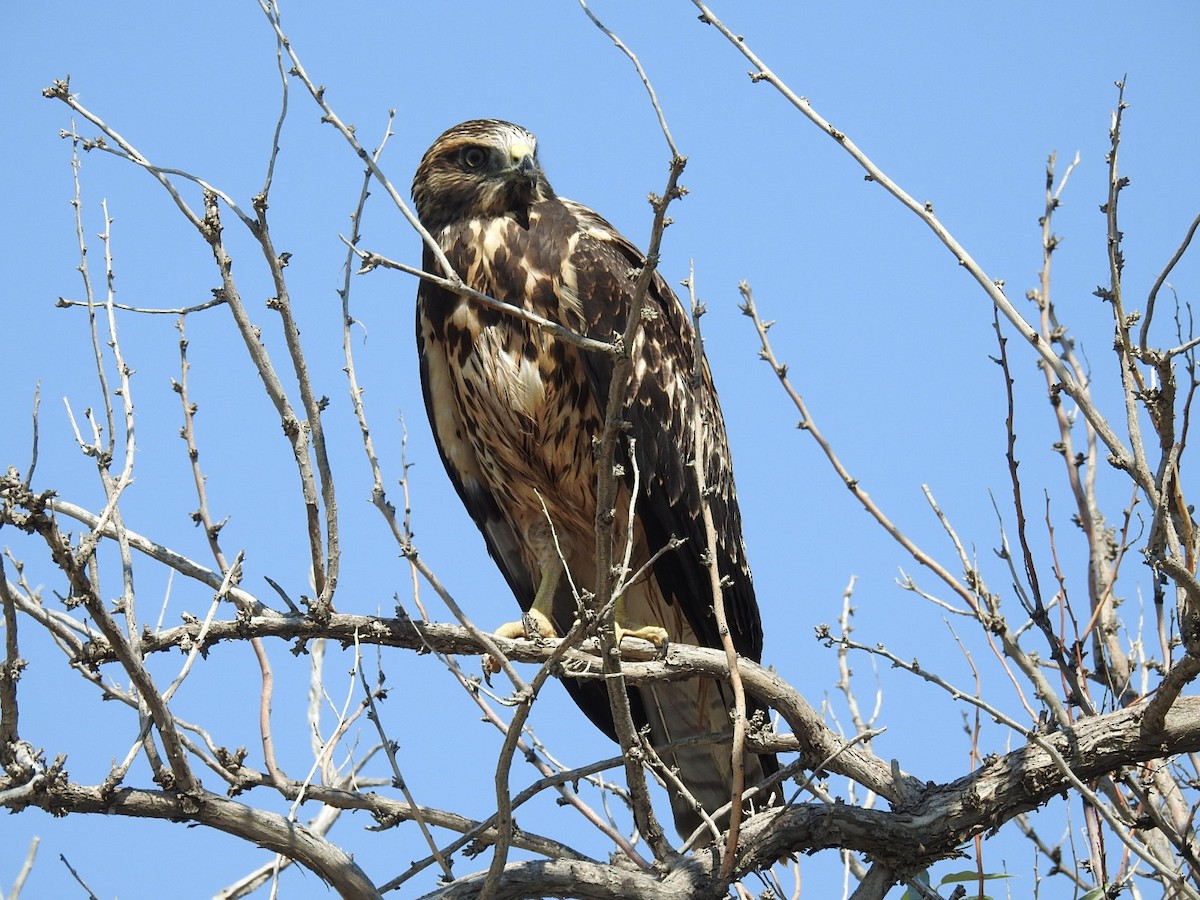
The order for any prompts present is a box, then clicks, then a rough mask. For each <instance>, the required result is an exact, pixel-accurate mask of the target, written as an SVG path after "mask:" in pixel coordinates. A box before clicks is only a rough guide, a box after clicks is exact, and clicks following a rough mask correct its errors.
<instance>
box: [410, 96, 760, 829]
mask: <svg viewBox="0 0 1200 900" xmlns="http://www.w3.org/2000/svg"><path fill="white" fill-rule="evenodd" d="M536 148H537V141H536V139H535V138H534V136H533V135H532V134H531V133H530V132H528V131H526V130H525V129H524V128H521V127H520V126H517V125H513V124H511V123H508V122H502V121H498V120H495V119H481V120H474V121H470V122H463V123H462V124H460V125H456V126H454V127H453V128H451V129H449V130H448V131H446V132H445V133H444V134H442V135H441V137H439V138H438V139H437V140H436V141H435V142H434V144H433V146H432V147H430V148H429V150H428V151H427V152H426V153H425V156H424V158H422V160H421V164H420V166H419V167H418V169H417V173H416V176H415V178H414V179H413V187H412V195H413V201H414V203H415V204H416V208H417V215H418V216H419V218H420V220H421V223H422V224H423V225H424V226H425V228H426V229H427V230H428V231H429V233H430V234H431V235H432V236H433V238H434V240H436V241H437V243H438V246H439V247H440V248H441V249H442V251H443V252H444V253H445V255H446V257H447V259H448V260H449V262H450V264H451V265H452V266H453V268H454V271H455V272H456V273H457V274H458V275H459V276H460V277H461V278H462V279H463V281H464V282H465V284H466V286H467V287H469V288H472V289H473V290H475V291H478V292H480V293H482V294H486V295H488V296H490V297H492V298H494V299H496V300H499V301H502V302H504V303H506V304H510V305H511V306H512V307H516V308H519V309H521V310H524V311H526V312H528V313H532V314H534V315H536V316H539V317H541V318H543V319H546V320H549V321H550V322H553V323H556V324H558V325H561V326H564V327H565V328H567V329H569V330H570V331H572V332H575V333H577V334H580V335H583V336H586V337H590V338H593V339H596V340H599V341H605V342H611V341H612V340H613V339H614V337H615V336H617V335H619V334H621V333H623V332H624V330H625V327H626V322H627V319H628V316H629V309H630V306H631V302H632V299H633V296H634V285H635V280H636V276H637V274H638V273H639V272H640V271H641V269H642V267H643V266H644V265H645V262H646V260H645V258H644V256H643V255H642V254H641V253H640V252H639V251H638V250H637V248H636V247H634V245H633V244H631V243H630V242H629V241H628V240H626V239H625V238H624V237H622V236H621V235H620V234H619V233H617V231H616V229H614V228H613V227H612V226H611V225H610V224H609V223H608V222H606V221H605V220H604V219H603V218H601V217H600V216H599V215H597V214H596V213H594V212H593V211H592V210H590V209H588V208H586V207H584V206H582V205H580V204H578V203H575V202H573V201H571V200H567V199H565V198H562V197H559V196H557V195H556V194H555V193H554V190H553V189H552V188H551V187H550V183H549V182H548V181H547V180H546V176H545V175H544V174H543V172H542V169H541V165H540V164H539V162H538V157H537V153H536ZM423 264H424V269H425V271H427V272H429V273H431V274H436V275H443V276H444V275H446V274H447V273H446V272H444V271H443V270H442V267H441V266H440V265H439V262H438V260H437V257H436V255H435V254H434V252H433V251H432V249H431V248H430V247H428V246H427V247H425V252H424V263H423ZM643 307H644V308H643V317H644V322H643V324H642V326H641V327H640V329H639V331H638V333H637V336H636V339H635V341H634V342H633V345H632V347H631V348H630V352H631V354H632V366H631V368H630V373H629V376H628V379H627V383H626V384H625V385H624V386H622V387H621V388H620V390H621V391H622V410H621V413H620V418H621V420H623V422H624V425H623V433H622V434H621V435H620V438H619V442H618V452H617V457H616V462H617V464H618V465H619V470H618V471H619V472H620V473H621V475H620V480H619V483H618V486H617V487H618V490H617V495H616V502H615V503H614V504H613V507H612V509H611V510H597V483H598V482H597V478H598V460H597V454H596V450H595V447H596V444H597V442H598V441H599V440H600V438H601V435H602V432H603V429H604V422H605V407H606V403H607V400H608V397H609V391H610V388H611V386H612V381H613V372H614V355H613V354H612V353H607V352H604V351H603V350H592V349H583V348H581V347H580V346H578V344H576V343H572V342H570V341H568V340H566V339H564V338H563V337H562V336H560V335H555V334H553V333H552V332H551V331H549V330H547V329H545V328H542V327H539V325H538V324H536V323H535V322H534V321H532V320H530V319H525V318H521V317H519V316H517V315H514V314H513V313H512V312H510V311H504V310H499V309H496V308H494V307H490V306H487V305H485V304H484V303H482V302H481V301H479V300H477V299H471V298H466V297H463V296H460V295H459V294H456V293H454V292H452V291H451V290H448V289H446V288H443V287H441V286H438V285H436V284H434V283H432V282H430V281H425V280H423V281H422V282H421V285H420V289H419V291H418V295H417V345H418V350H419V353H420V361H421V383H422V388H423V391H424V395H425V408H426V411H427V412H428V414H429V422H430V424H431V425H432V427H433V433H434V437H435V438H436V440H437V445H438V450H439V451H440V453H441V457H442V462H443V463H445V466H446V471H447V473H448V474H449V475H450V479H451V481H453V482H454V486H455V488H456V489H457V490H458V495H459V497H460V498H461V499H462V502H463V503H464V504H465V505H466V508H467V510H468V512H469V513H470V514H471V517H472V518H473V519H474V520H475V524H476V525H477V526H478V527H479V530H480V531H481V532H482V533H483V537H484V540H485V541H486V543H487V547H488V550H489V552H490V553H491V555H492V558H493V559H494V560H495V561H496V563H497V565H498V566H499V567H500V570H501V572H503V574H504V577H505V579H506V580H507V581H508V585H509V587H510V588H511V589H512V592H513V594H515V595H516V598H517V601H518V602H519V603H520V605H521V609H522V610H524V611H525V612H526V619H525V623H526V624H529V623H530V622H532V623H533V625H534V626H535V627H536V628H537V630H538V631H540V632H542V634H543V635H544V636H554V635H558V636H562V635H564V634H566V633H567V631H568V630H569V629H570V628H571V626H572V624H573V623H574V622H575V621H576V619H577V618H582V615H581V613H582V610H583V604H585V603H587V602H588V599H589V597H590V596H591V593H592V592H594V589H595V586H596V578H597V575H596V521H597V515H598V514H599V515H611V516H613V517H614V530H613V541H612V542H613V546H614V554H613V559H614V561H615V562H617V563H620V562H622V561H623V559H624V555H625V553H624V550H625V548H626V547H627V546H628V547H630V548H631V550H632V555H631V557H630V562H629V566H628V570H627V572H626V575H629V574H630V573H638V572H639V571H640V570H643V569H645V571H644V572H643V573H642V575H641V577H640V578H638V579H636V580H634V581H633V583H632V584H630V585H629V586H628V587H627V588H626V590H625V592H624V595H623V597H622V598H621V601H620V602H618V603H617V604H616V608H615V618H616V628H617V635H618V640H619V639H620V636H621V635H631V634H632V635H635V636H638V637H643V638H646V639H648V640H651V641H654V642H655V643H656V644H657V645H659V646H663V645H664V644H665V642H666V641H673V642H680V643H686V644H695V645H699V646H702V647H721V646H722V644H721V636H720V633H719V629H718V625H717V621H716V618H715V616H714V613H713V607H714V601H713V590H712V586H711V579H710V574H709V570H708V567H707V560H708V559H709V556H708V541H707V538H706V532H705V526H704V521H703V505H702V496H701V492H700V490H699V488H698V482H697V473H696V470H695V468H694V466H695V463H696V462H697V461H698V462H699V463H700V464H701V465H702V466H703V474H704V480H705V483H706V484H707V486H708V491H707V495H708V496H707V502H708V504H709V508H710V509H711V512H712V518H713V521H714V523H715V525H716V559H717V564H718V567H719V572H720V576H721V580H722V585H723V588H722V595H723V597H722V599H723V603H724V611H725V617H726V620H727V623H728V627H729V632H730V635H731V637H732V639H733V644H734V647H735V648H736V650H737V652H738V653H739V654H740V655H741V656H744V657H748V658H750V659H753V660H755V661H758V660H759V659H760V658H761V655H762V626H761V624H760V620H759V613H758V606H757V604H756V602H755V599H754V587H753V584H752V582H751V578H750V569H749V566H748V565H747V563H746V552H745V547H744V546H743V543H742V526H741V516H740V513H739V512H738V505H737V494H736V491H735V489H734V484H733V471H732V468H731V462H730V456H729V446H728V442H727V439H726V435H725V423H724V420H723V418H722V416H721V407H720V405H719V403H718V402H717V395H716V392H715V390H714V388H713V383H712V375H711V373H710V372H709V368H708V363H707V361H706V360H705V359H704V358H703V354H702V351H701V349H700V347H699V345H698V342H697V341H696V340H695V339H694V335H693V329H692V325H691V321H690V317H689V315H688V314H687V313H686V312H685V310H684V309H683V307H682V306H681V305H680V303H679V301H678V300H677V299H676V297H675V295H674V294H673V293H672V291H671V289H670V288H669V287H668V286H667V284H666V282H665V281H664V280H663V279H662V277H661V276H659V275H657V274H656V275H655V276H654V278H653V280H652V281H651V283H650V287H649V290H648V291H647V293H646V296H645V300H644V303H643ZM698 353H699V354H700V356H701V358H700V359H699V360H697V359H696V354H698ZM697 412H698V414H699V415H698V419H697V415H696V414H697ZM697 421H698V422H699V425H698V427H697ZM635 490H636V496H633V497H632V498H631V494H632V493H633V492H634V491H635ZM631 499H632V508H633V517H632V521H630V520H629V519H630V516H629V515H628V511H629V509H630V507H631ZM679 542H681V543H679ZM676 543H678V546H674V545H675V544H676ZM656 554H658V555H657V558H656V556H655V555H656ZM648 564H649V565H648ZM525 632H526V627H525V625H523V624H522V622H515V623H511V624H510V625H506V626H504V627H503V628H502V629H501V630H500V632H498V633H500V634H504V635H505V636H508V637H520V636H524V635H525ZM563 681H564V683H565V685H566V687H567V690H568V691H569V692H570V693H571V696H572V698H573V699H574V700H575V702H576V703H577V704H578V705H579V706H580V708H581V709H582V710H583V711H584V713H586V714H587V716H588V718H590V719H591V720H592V721H593V722H594V723H595V724H596V725H597V726H599V728H600V729H601V730H602V731H604V732H605V733H606V734H608V736H609V737H611V738H613V739H614V740H615V739H616V734H615V732H614V727H613V719H612V712H611V709H610V706H609V700H608V694H607V690H606V688H605V686H604V685H603V684H602V683H601V682H598V681H583V680H575V679H570V678H564V679H563ZM629 700H630V706H631V710H632V713H633V716H634V719H635V722H636V724H637V725H638V726H639V727H644V726H649V734H650V740H651V743H652V744H653V745H654V746H655V747H656V748H665V749H662V750H661V756H662V758H663V759H664V761H665V762H666V763H667V764H668V765H669V766H672V767H674V768H677V769H678V773H679V776H680V779H681V780H682V782H683V784H684V786H685V788H686V789H687V791H688V792H690V794H691V795H692V796H693V797H694V798H695V800H696V801H697V802H698V803H699V805H700V806H701V807H702V808H703V809H704V810H705V811H706V812H708V813H711V812H713V811H714V810H716V809H718V808H719V807H721V806H722V805H724V804H726V803H728V802H729V799H730V785H731V780H732V760H731V750H730V740H731V735H732V724H731V712H732V711H733V709H734V698H733V692H732V690H731V688H730V686H729V685H728V684H727V683H722V682H717V681H715V680H710V679H703V678H695V679H690V680H686V681H672V682H660V683H657V684H650V685H638V686H634V687H631V688H630V689H629ZM749 708H750V710H752V711H753V710H754V709H756V706H755V704H754V703H753V702H750V704H749ZM714 734H715V735H717V736H718V739H717V740H713V741H709V742H699V743H690V744H686V745H682V746H674V747H670V746H669V745H671V744H672V742H677V741H680V740H683V739H686V738H693V737H697V736H702V735H714ZM744 765H745V785H746V787H751V786H753V785H755V784H756V783H758V782H759V781H761V780H763V778H765V777H767V776H768V775H770V774H772V773H774V772H775V771H776V769H777V764H776V761H775V758H774V757H773V756H768V755H762V756H755V755H753V754H746V757H745V760H744ZM775 799H776V795H775V794H774V793H768V794H764V795H760V796H759V798H758V799H757V800H755V801H754V802H755V803H756V804H757V805H759V806H762V805H764V804H766V803H770V802H775ZM672 811H673V813H674V817H675V822H676V826H677V828H678V829H679V831H680V833H681V834H684V835H687V834H689V833H691V832H692V831H693V830H694V829H695V828H696V827H697V826H698V825H700V824H701V821H702V820H701V818H700V816H699V815H698V814H697V811H696V809H695V807H694V805H693V804H691V803H690V802H689V801H688V800H687V799H686V798H685V797H683V796H681V795H680V794H679V793H678V792H672Z"/></svg>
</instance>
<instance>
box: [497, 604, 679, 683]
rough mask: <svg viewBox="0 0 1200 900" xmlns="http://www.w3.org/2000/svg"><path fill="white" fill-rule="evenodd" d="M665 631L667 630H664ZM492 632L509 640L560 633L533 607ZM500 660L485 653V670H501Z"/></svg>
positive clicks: (556, 635) (552, 635)
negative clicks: (518, 618)
mask: <svg viewBox="0 0 1200 900" xmlns="http://www.w3.org/2000/svg"><path fill="white" fill-rule="evenodd" d="M664 633H665V632H664ZM492 634H494V635H496V637H502V638H508V639H509V640H513V641H518V640H522V639H524V640H534V639H535V638H540V637H543V638H553V637H558V633H557V632H556V631H555V630H554V626H553V625H552V624H551V623H550V620H549V619H547V618H546V616H545V614H544V613H542V612H541V611H540V610H537V609H531V610H529V612H527V613H525V615H523V616H522V617H521V619H520V620H519V621H517V622H506V623H505V624H503V625H501V626H500V627H499V628H497V629H496V630H495V631H493V632H492ZM500 668H501V667H500V661H499V660H498V659H496V658H495V657H494V656H492V655H491V654H490V653H485V654H484V655H483V671H484V672H486V673H487V674H489V675H495V674H496V673H497V672H499V671H500Z"/></svg>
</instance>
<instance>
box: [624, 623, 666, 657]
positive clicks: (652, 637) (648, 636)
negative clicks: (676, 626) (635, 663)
mask: <svg viewBox="0 0 1200 900" xmlns="http://www.w3.org/2000/svg"><path fill="white" fill-rule="evenodd" d="M613 628H614V630H615V631H616V636H617V646H618V647H620V646H621V641H623V640H625V638H627V637H635V638H641V639H642V640H643V641H649V642H650V643H651V644H653V645H654V658H655V659H665V658H666V655H667V647H668V646H669V644H670V642H671V639H670V635H669V634H667V629H665V628H663V627H662V626H661V625H642V626H641V627H640V628H626V627H625V626H623V625H621V624H620V623H619V622H618V623H615V624H614V625H613Z"/></svg>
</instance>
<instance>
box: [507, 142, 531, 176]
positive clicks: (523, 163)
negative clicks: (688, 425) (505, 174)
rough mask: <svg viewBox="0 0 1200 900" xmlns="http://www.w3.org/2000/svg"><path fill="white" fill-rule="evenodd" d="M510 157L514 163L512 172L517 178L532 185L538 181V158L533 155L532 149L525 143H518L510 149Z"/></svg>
mask: <svg viewBox="0 0 1200 900" xmlns="http://www.w3.org/2000/svg"><path fill="white" fill-rule="evenodd" d="M508 157H509V159H510V160H511V162H512V171H513V172H514V173H515V174H516V175H517V177H519V178H523V179H525V180H526V181H528V182H529V183H530V184H533V183H534V182H535V181H537V176H538V165H537V157H536V156H534V155H533V148H532V147H530V146H529V145H528V144H526V143H524V142H517V143H515V144H513V145H512V146H510V147H509V148H508Z"/></svg>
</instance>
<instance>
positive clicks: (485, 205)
mask: <svg viewBox="0 0 1200 900" xmlns="http://www.w3.org/2000/svg"><path fill="white" fill-rule="evenodd" d="M412 196H413V202H414V203H415V204H416V206H417V216H418V217H419V218H420V219H421V224H422V225H424V226H425V227H426V228H427V229H428V230H429V231H430V233H432V234H437V232H438V231H440V230H441V229H442V228H444V227H445V226H446V225H449V224H450V223H451V222H455V221H459V220H461V219H471V218H477V217H480V218H482V217H488V216H502V215H504V214H506V213H516V214H517V215H518V216H521V215H522V214H523V213H525V212H526V211H528V209H529V207H530V205H532V204H533V203H534V202H535V201H538V200H545V199H548V198H550V197H553V196H554V191H553V190H552V189H551V188H550V185H549V184H548V183H547V182H546V178H545V176H544V175H543V174H542V169H541V166H540V165H539V164H538V160H537V138H535V137H534V136H533V135H532V134H530V133H529V132H528V131H526V130H525V129H524V128H522V127H521V126H520V125H513V124H512V123H511V122H502V121H500V120H499V119H472V120H471V121H470V122H463V123H462V124H461V125H455V126H454V127H453V128H451V129H449V130H448V131H446V132H445V133H443V134H442V136H441V137H439V138H438V139H437V140H436V141H434V142H433V146H432V147H430V148H429V149H428V150H427V151H426V152H425V156H424V157H422V159H421V165H420V166H418V167H417V174H416V175H415V176H414V177H413V185H412Z"/></svg>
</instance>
